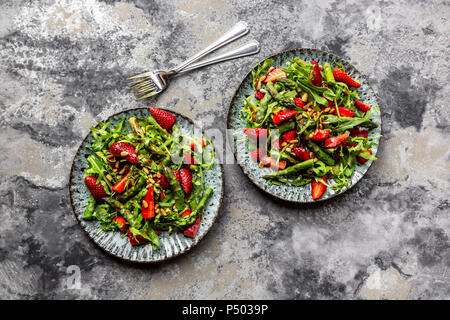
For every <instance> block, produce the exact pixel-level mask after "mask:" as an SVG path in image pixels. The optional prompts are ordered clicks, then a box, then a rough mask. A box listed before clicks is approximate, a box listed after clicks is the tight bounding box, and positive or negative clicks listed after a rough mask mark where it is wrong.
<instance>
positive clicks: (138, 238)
mask: <svg viewBox="0 0 450 320" xmlns="http://www.w3.org/2000/svg"><path fill="white" fill-rule="evenodd" d="M128 238H129V239H130V243H131V245H132V246H138V245H141V244H145V243H147V242H148V240H147V239H145V238H144V237H143V236H141V235H136V237H134V236H133V234H132V233H131V231H130V230H128Z"/></svg>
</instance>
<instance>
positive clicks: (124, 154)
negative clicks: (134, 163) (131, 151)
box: [120, 151, 128, 157]
mask: <svg viewBox="0 0 450 320" xmlns="http://www.w3.org/2000/svg"><path fill="white" fill-rule="evenodd" d="M120 156H121V157H126V156H128V152H127V151H122V152H121V153H120Z"/></svg>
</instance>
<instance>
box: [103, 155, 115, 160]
mask: <svg viewBox="0 0 450 320" xmlns="http://www.w3.org/2000/svg"><path fill="white" fill-rule="evenodd" d="M105 158H106V159H111V158H114V155H113V154H108V155H107V156H105Z"/></svg>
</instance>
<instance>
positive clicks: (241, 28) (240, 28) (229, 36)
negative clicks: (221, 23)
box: [172, 21, 249, 73]
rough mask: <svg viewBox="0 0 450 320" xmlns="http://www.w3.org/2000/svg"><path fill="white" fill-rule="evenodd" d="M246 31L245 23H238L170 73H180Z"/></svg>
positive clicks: (247, 29) (246, 25)
mask: <svg viewBox="0 0 450 320" xmlns="http://www.w3.org/2000/svg"><path fill="white" fill-rule="evenodd" d="M248 31H249V27H248V24H247V23H246V22H243V21H240V22H238V23H237V24H235V25H234V27H232V28H231V29H230V30H229V31H228V32H227V33H225V34H224V35H223V36H221V37H220V38H219V39H217V40H216V41H215V42H213V43H212V44H210V45H209V46H207V47H206V48H205V49H203V50H202V51H200V52H198V53H197V54H195V55H194V56H192V57H191V58H189V59H187V60H186V61H184V62H183V63H182V64H180V65H179V66H178V67H176V68H175V69H173V70H172V71H174V72H175V73H178V72H181V71H182V70H183V69H184V68H186V67H187V66H188V65H190V64H191V63H193V62H195V61H197V60H199V59H201V58H202V57H204V56H205V55H207V54H208V53H210V52H212V51H214V50H217V49H219V48H221V47H223V46H224V45H226V44H227V43H230V42H231V41H234V40H236V39H238V38H240V37H242V36H243V35H245V34H247V33H248Z"/></svg>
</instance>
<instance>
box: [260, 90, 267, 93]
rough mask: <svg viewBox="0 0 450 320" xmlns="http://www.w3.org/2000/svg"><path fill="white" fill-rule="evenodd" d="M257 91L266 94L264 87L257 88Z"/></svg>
mask: <svg viewBox="0 0 450 320" xmlns="http://www.w3.org/2000/svg"><path fill="white" fill-rule="evenodd" d="M259 92H261V93H264V94H266V93H267V90H266V89H259Z"/></svg>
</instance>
